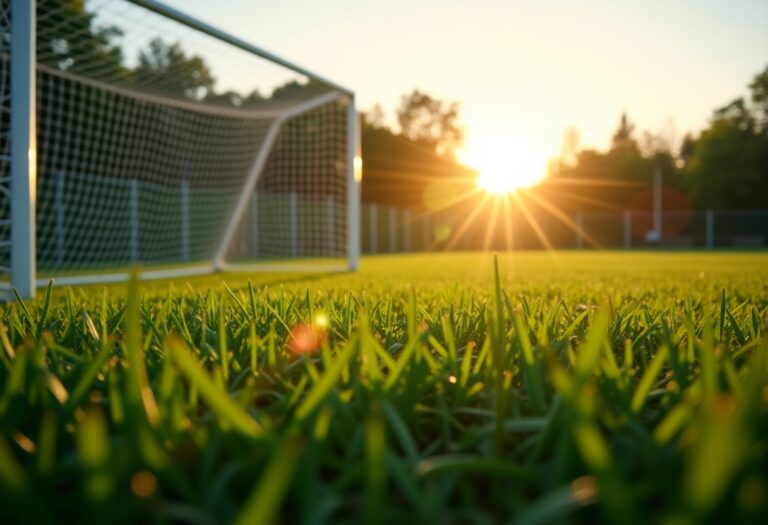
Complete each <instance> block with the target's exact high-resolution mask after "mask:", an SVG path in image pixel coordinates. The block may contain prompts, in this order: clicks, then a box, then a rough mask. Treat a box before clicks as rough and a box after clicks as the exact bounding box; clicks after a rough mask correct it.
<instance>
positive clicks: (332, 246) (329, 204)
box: [325, 197, 336, 257]
mask: <svg viewBox="0 0 768 525" xmlns="http://www.w3.org/2000/svg"><path fill="white" fill-rule="evenodd" d="M325 205H326V208H325V211H326V216H325V217H326V226H327V228H326V235H327V241H328V243H327V247H326V248H327V250H328V254H327V255H328V257H333V255H334V253H335V252H336V239H335V238H334V227H333V226H334V223H335V222H336V221H335V220H334V219H335V217H336V209H335V206H334V201H333V197H328V198H327V199H326V201H325Z"/></svg>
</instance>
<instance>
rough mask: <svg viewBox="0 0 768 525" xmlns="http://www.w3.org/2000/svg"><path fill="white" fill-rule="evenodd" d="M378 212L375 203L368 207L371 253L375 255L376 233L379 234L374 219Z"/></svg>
mask: <svg viewBox="0 0 768 525" xmlns="http://www.w3.org/2000/svg"><path fill="white" fill-rule="evenodd" d="M377 215H378V212H377V211H376V203H375V202H372V203H371V205H370V206H369V207H368V228H370V232H369V233H370V237H371V253H376V252H377V251H378V248H379V247H378V246H377V245H378V242H377V241H378V239H377V237H378V233H379V225H378V224H376V222H377V221H376V219H377V218H378V217H377Z"/></svg>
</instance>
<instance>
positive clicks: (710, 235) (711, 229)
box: [706, 210, 715, 250]
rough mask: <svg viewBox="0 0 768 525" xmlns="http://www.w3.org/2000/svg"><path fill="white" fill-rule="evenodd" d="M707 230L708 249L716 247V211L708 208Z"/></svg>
mask: <svg viewBox="0 0 768 525" xmlns="http://www.w3.org/2000/svg"><path fill="white" fill-rule="evenodd" d="M706 219H707V220H706V230H707V249H708V250H711V249H713V248H714V247H715V212H714V210H707V212H706Z"/></svg>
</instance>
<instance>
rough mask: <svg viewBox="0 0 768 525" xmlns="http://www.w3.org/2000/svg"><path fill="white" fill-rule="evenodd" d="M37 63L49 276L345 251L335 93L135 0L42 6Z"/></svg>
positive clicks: (339, 103)
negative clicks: (220, 258) (228, 234)
mask: <svg viewBox="0 0 768 525" xmlns="http://www.w3.org/2000/svg"><path fill="white" fill-rule="evenodd" d="M1 5H2V17H3V18H2V23H3V26H4V27H5V28H8V27H9V16H10V15H12V13H10V9H9V2H8V0H2V4H1ZM7 36H8V31H7V30H4V31H3V39H2V46H4V47H3V48H2V57H3V60H2V79H0V89H2V93H1V95H2V96H1V98H0V102H2V104H3V105H2V107H0V111H2V124H3V135H0V140H2V142H0V147H2V154H3V155H4V157H3V159H5V155H6V154H7V142H8V141H7V136H6V135H7V128H8V110H7V107H6V105H5V103H6V99H7V94H8V89H7V83H8V82H7V80H8V77H9V59H10V55H9V53H8V52H7V50H8V38H7ZM37 61H38V63H37V119H38V121H37V126H38V141H37V142H38V187H37V266H38V272H39V273H41V274H43V275H45V274H56V275H58V274H67V273H72V272H75V273H79V272H92V271H100V270H105V271H111V270H113V269H116V268H120V267H127V266H129V265H131V264H134V263H141V264H142V265H145V266H149V265H170V266H174V265H182V264H193V263H212V262H213V261H214V258H215V257H216V256H217V254H218V255H224V257H225V261H226V262H251V261H264V260H280V261H286V262H287V261H290V260H295V259H299V258H304V259H306V258H313V259H318V260H323V261H324V260H326V259H329V258H342V257H344V256H345V255H346V242H345V232H346V223H345V221H346V213H345V212H346V172H347V167H346V162H347V151H346V145H347V129H346V122H347V120H346V111H347V107H346V105H347V104H348V102H347V98H346V97H345V96H343V95H342V94H341V93H337V92H336V91H334V88H333V87H332V86H329V85H327V84H324V83H323V82H320V81H317V80H315V79H310V78H307V77H304V76H302V75H299V74H296V73H294V72H293V71H291V70H289V69H287V68H284V67H282V66H280V65H278V64H275V63H273V62H270V61H268V60H265V59H262V58H260V57H259V56H257V55H254V54H252V53H249V52H247V51H244V50H242V49H240V48H238V47H236V46H233V45H230V44H228V43H226V42H224V41H222V40H219V39H216V38H214V37H211V36H209V35H207V34H205V33H202V32H199V31H196V30H194V29H191V28H189V27H187V26H185V25H183V24H180V23H178V22H175V21H174V20H172V19H169V18H166V17H164V16H162V15H159V14H157V13H155V12H152V11H149V10H147V9H145V8H143V7H140V6H137V5H134V4H132V3H131V2H129V1H126V0H91V1H86V2H82V1H78V0H39V1H38V2H37ZM319 100H320V101H322V103H321V102H318V101H319ZM286 112H291V116H290V117H286V114H287V113H286ZM270 130H273V131H275V130H276V131H277V134H276V135H274V137H272V138H270ZM261 157H263V159H264V160H265V162H264V163H263V165H262V169H261V170H260V171H259V170H257V171H259V177H258V179H257V180H258V184H257V185H256V187H255V188H254V191H252V192H247V191H246V190H247V189H248V188H247V182H248V181H249V180H250V178H249V176H250V175H251V174H252V173H253V171H254V170H255V166H256V165H257V164H258V161H259V158H261ZM3 162H4V164H3V165H2V168H3V171H2V177H6V176H7V172H8V169H7V164H5V160H3ZM4 182H5V178H0V184H3V183H4ZM4 187H5V186H0V188H4ZM0 192H2V202H0V212H2V216H3V217H5V216H6V215H7V213H6V212H7V211H8V208H9V206H10V202H9V199H10V197H9V196H8V194H7V192H5V191H4V190H0ZM246 193H247V195H246ZM241 200H244V201H246V205H245V207H244V208H242V207H240V208H241V210H240V211H242V213H241V214H240V215H239V217H238V215H237V214H236V213H235V211H236V210H237V209H238V203H239V202H240V201H241ZM235 226H236V227H235ZM233 228H234V229H233ZM230 229H232V231H233V232H234V234H233V235H232V236H231V243H229V244H228V245H227V247H226V250H225V251H224V252H223V253H221V250H222V243H223V241H224V239H225V232H227V231H228V230H230ZM0 234H1V235H2V236H3V237H2V238H3V239H5V238H6V237H8V236H9V231H8V225H6V224H4V223H0ZM0 242H1V241H0ZM3 257H5V258H3V259H0V265H5V264H6V262H7V256H3Z"/></svg>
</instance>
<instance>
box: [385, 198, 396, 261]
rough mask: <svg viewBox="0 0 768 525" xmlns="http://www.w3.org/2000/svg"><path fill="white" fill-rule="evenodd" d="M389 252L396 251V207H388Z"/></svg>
mask: <svg viewBox="0 0 768 525" xmlns="http://www.w3.org/2000/svg"><path fill="white" fill-rule="evenodd" d="M387 229H388V231H389V252H390V253H394V252H396V251H397V208H392V207H390V208H389V224H388V227H387Z"/></svg>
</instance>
